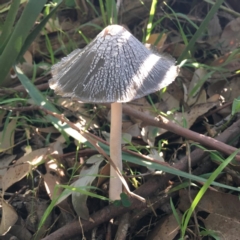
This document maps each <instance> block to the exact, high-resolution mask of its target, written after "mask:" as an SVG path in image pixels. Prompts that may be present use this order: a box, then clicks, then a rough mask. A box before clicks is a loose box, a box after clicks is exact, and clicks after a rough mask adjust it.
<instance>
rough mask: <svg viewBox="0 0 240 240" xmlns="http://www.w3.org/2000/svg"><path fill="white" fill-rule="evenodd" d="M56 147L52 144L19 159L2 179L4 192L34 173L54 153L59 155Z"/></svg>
mask: <svg viewBox="0 0 240 240" xmlns="http://www.w3.org/2000/svg"><path fill="white" fill-rule="evenodd" d="M58 144H60V143H58ZM55 146H56V145H54V144H52V145H51V146H50V147H48V148H41V149H38V150H35V151H33V152H31V153H29V154H27V155H25V156H23V157H21V158H20V159H18V160H17V161H16V163H15V164H14V165H12V166H11V167H10V168H9V169H8V170H7V171H6V173H5V174H4V176H3V178H2V187H3V191H5V190H7V189H8V188H9V187H10V186H12V185H13V184H14V183H16V182H18V181H19V180H21V179H22V178H24V177H25V176H26V175H27V174H28V173H29V172H31V171H32V168H33V167H34V166H36V165H38V164H40V163H41V162H42V161H43V160H44V159H45V158H46V157H47V156H48V155H50V154H53V153H55V154H57V153H58V152H57V148H56V147H55Z"/></svg>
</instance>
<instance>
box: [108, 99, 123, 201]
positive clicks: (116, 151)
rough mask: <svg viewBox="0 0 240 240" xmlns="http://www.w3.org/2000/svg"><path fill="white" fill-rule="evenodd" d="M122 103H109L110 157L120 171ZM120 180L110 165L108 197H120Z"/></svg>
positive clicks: (114, 198)
mask: <svg viewBox="0 0 240 240" xmlns="http://www.w3.org/2000/svg"><path fill="white" fill-rule="evenodd" d="M121 142H122V103H112V104H111V130H110V158H111V159H112V161H113V162H114V163H115V164H116V166H117V167H118V168H119V170H120V172H122V146H121ZM120 193H122V182H121V180H120V179H119V177H118V176H117V173H116V170H114V168H113V167H112V166H111V167H110V185H109V198H110V199H111V200H117V199H120Z"/></svg>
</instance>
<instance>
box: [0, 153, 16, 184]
mask: <svg viewBox="0 0 240 240" xmlns="http://www.w3.org/2000/svg"><path fill="white" fill-rule="evenodd" d="M15 157H16V155H5V156H3V157H1V159H0V188H2V178H3V176H4V174H5V172H6V171H7V167H8V165H9V164H10V163H11V162H12V161H13V160H14V159H15Z"/></svg>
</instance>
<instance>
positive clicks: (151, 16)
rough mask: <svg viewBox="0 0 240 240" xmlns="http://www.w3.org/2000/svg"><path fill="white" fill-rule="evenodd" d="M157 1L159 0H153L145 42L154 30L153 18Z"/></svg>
mask: <svg viewBox="0 0 240 240" xmlns="http://www.w3.org/2000/svg"><path fill="white" fill-rule="evenodd" d="M157 3H158V0H152V5H151V9H150V14H149V19H148V24H147V34H146V38H145V42H146V41H147V40H148V39H149V37H150V35H151V32H152V30H153V18H154V15H155V12H156V8H157Z"/></svg>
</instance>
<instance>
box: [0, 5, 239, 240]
mask: <svg viewBox="0 0 240 240" xmlns="http://www.w3.org/2000/svg"><path fill="white" fill-rule="evenodd" d="M146 2H147V1H146ZM232 2H234V1H232ZM184 4H185V6H186V7H189V3H183V5H184ZM206 4H207V3H204V2H203V1H201V4H200V5H201V6H205V7H206V6H210V5H206ZM65 7H66V6H65ZM171 7H172V8H173V9H174V11H176V12H181V11H182V9H181V8H180V7H179V6H178V5H177V4H175V3H172V6H171ZM72 10H74V9H72ZM62 11H63V10H61V9H60V10H59V16H58V17H59V19H58V18H57V19H55V20H53V19H51V21H49V22H48V24H47V26H46V30H47V31H46V32H42V33H41V34H42V36H44V37H46V36H47V37H50V38H51V37H52V36H53V35H51V34H50V33H56V32H57V31H58V29H59V28H61V27H62V30H64V31H68V29H71V28H72V27H73V26H74V20H72V18H71V21H69V22H68V24H66V19H65V17H63V16H61V18H60V15H61V14H63V12H62ZM68 11H70V12H71V8H70V9H68ZM166 11H167V10H166ZM195 11H196V10H192V11H189V13H188V15H186V16H187V18H189V19H188V21H186V18H185V19H181V21H180V22H178V23H180V24H181V23H184V24H185V25H184V24H183V25H182V27H183V29H181V31H182V30H184V31H186V32H188V33H189V34H190V35H191V34H194V31H192V26H193V25H192V24H190V23H191V21H193V22H194V23H195V24H197V25H198V24H199V22H198V20H197V19H198V18H199V17H202V18H204V17H205V16H206V15H204V14H203V13H200V12H195ZM159 13H160V12H159ZM159 13H158V14H159ZM89 14H90V15H91V13H89ZM194 14H195V15H194ZM200 15H201V16H200ZM178 17H179V18H178V20H179V19H180V18H181V16H180V15H179V16H178ZM146 19H147V18H146ZM146 19H145V20H146ZM89 20H90V19H89ZM174 21H175V20H173V19H171V20H169V19H168V18H166V19H165V20H162V22H161V24H159V25H158V26H156V30H154V31H153V32H152V34H151V36H150V38H149V39H148V41H147V43H148V44H151V45H154V44H156V47H151V48H152V49H153V50H154V51H159V52H163V51H165V52H168V53H169V54H170V55H172V56H174V57H175V58H178V57H180V56H181V54H183V52H184V50H185V48H186V47H187V42H186V41H184V40H183V38H184V36H183V35H182V36H181V35H180V34H179V33H180V30H179V28H176V25H175V24H172V23H173V22H174ZM145 22H146V21H145ZM145 22H144V21H143V22H137V23H136V22H134V24H129V26H131V25H132V26H131V31H132V32H135V33H136V37H137V38H138V39H141V37H142V36H141V34H140V33H139V32H138V31H137V29H139V27H140V28H141V29H142V27H143V26H144V24H145ZM176 22H177V21H176ZM163 23H164V24H163ZM166 26H168V27H166ZM185 26H187V27H186V28H184V27H185ZM239 28H240V21H239V18H236V17H235V18H233V17H232V16H231V17H223V14H222V15H221V12H220V11H219V12H218V13H216V14H215V15H214V16H213V17H212V19H211V20H210V22H209V25H208V27H207V31H206V32H205V34H203V35H202V37H201V38H199V39H198V40H197V42H196V44H195V49H193V50H191V51H192V52H191V54H192V56H191V57H192V59H190V57H189V56H188V58H187V59H188V61H189V62H187V63H186V65H184V67H183V68H182V69H181V72H180V74H179V76H178V78H177V80H176V81H175V82H174V83H172V84H171V85H170V86H169V87H168V88H167V89H165V90H163V91H160V92H158V93H153V94H151V95H150V96H149V97H146V98H145V97H144V98H140V99H138V100H135V101H132V102H131V103H130V104H129V105H130V106H131V107H132V108H133V109H137V110H138V111H140V112H142V113H144V114H146V115H147V116H152V117H153V118H155V119H158V116H159V115H162V114H164V115H165V116H167V118H168V119H169V121H171V122H174V123H176V124H177V125H179V126H182V127H184V128H186V129H193V130H194V131H197V132H200V133H202V134H205V135H207V134H210V132H214V134H213V135H219V134H221V132H222V131H223V130H222V128H224V129H227V127H228V126H230V125H231V124H232V122H233V121H237V120H236V118H237V117H238V116H236V114H235V116H232V113H233V112H234V113H235V112H238V110H237V109H238V108H237V102H236V101H235V99H237V98H238V97H239V95H240V94H239V93H240V89H239V86H238V85H239V84H238V83H239V79H238V74H239V73H238V70H239V54H238V47H239V31H238V29H239ZM157 29H158V30H157ZM159 29H160V30H159ZM166 29H167V32H166V31H165V30H166ZM140 32H142V31H140ZM67 33H68V34H70V32H67ZM86 34H88V32H87V31H86ZM90 38H93V36H91V37H90ZM90 38H89V39H90ZM51 40H52V42H54V39H51ZM38 41H39V40H35V42H34V45H35V46H38V45H39V46H40V45H41V44H42V43H41V42H38ZM57 44H59V43H56V45H57ZM42 49H43V52H42V53H44V51H45V50H44V47H43V48H42ZM34 51H38V50H34ZM64 51H67V50H66V49H65V50H64ZM32 53H33V51H32V47H31V48H30V50H29V51H27V54H26V55H25V60H26V63H24V64H22V65H21V68H22V69H23V71H24V73H26V75H27V76H28V77H29V78H33V79H34V78H35V76H33V75H34V72H35V71H36V70H34V65H33V64H32V63H33V61H35V59H34V54H32ZM38 54H39V53H38ZM61 57H62V55H61ZM41 59H42V60H43V59H44V60H47V61H48V62H50V57H49V52H48V53H46V52H45V55H41ZM196 62H198V64H199V65H198V66H197V67H196ZM42 73H43V68H41V67H40V68H37V71H36V80H35V82H36V86H38V84H39V83H40V84H46V83H47V81H48V80H49V78H50V76H49V75H46V76H44V77H43V78H42V77H40V74H42ZM7 79H8V80H9V81H8V82H10V79H11V74H9V76H8V77H7ZM15 80H16V79H15ZM38 81H39V82H38ZM200 82H201V84H200ZM18 85H19V84H18V83H16V82H15V81H14V83H13V84H12V85H8V86H10V87H9V88H15V87H16V86H18ZM196 86H197V87H196ZM45 89H46V88H45ZM40 90H41V89H40ZM49 96H50V99H51V100H52V102H54V103H55V104H56V105H57V106H58V107H59V109H60V111H61V113H63V114H64V116H67V117H68V118H69V119H70V120H71V121H72V122H74V123H75V124H76V126H78V127H79V128H80V129H82V130H84V131H86V130H88V131H89V132H90V133H92V134H93V135H95V136H97V137H99V138H101V139H102V141H103V142H104V144H106V145H105V146H107V142H108V135H109V125H110V124H111V123H110V121H109V114H110V112H109V109H108V108H106V107H105V106H101V105H98V104H94V105H88V104H84V103H77V102H73V101H71V100H69V99H63V98H56V96H53V95H51V94H49ZM8 97H11V96H8ZM24 97H25V98H28V96H27V95H26V93H25V94H24ZM53 99H54V100H53ZM234 101H235V106H236V107H235V108H236V110H235V111H233V109H232V107H231V105H228V107H225V106H227V105H226V104H227V103H231V102H234ZM1 106H2V107H3V109H4V111H3V110H1V114H0V119H1V123H2V129H1V130H0V140H1V142H0V150H1V151H0V153H1V156H0V176H1V178H0V186H1V188H2V192H1V195H2V199H1V208H2V215H1V216H2V217H1V225H0V234H1V235H4V234H5V236H12V235H11V234H13V236H17V233H16V232H18V231H16V229H17V228H20V229H22V230H23V231H26V234H25V236H27V235H28V236H29V239H30V236H32V235H33V234H36V236H37V238H38V239H42V238H44V237H45V236H46V235H48V234H49V232H53V233H54V232H55V231H57V230H58V229H61V228H62V227H63V226H64V225H66V224H67V223H69V222H70V221H72V220H73V219H74V217H80V218H81V219H82V220H87V221H89V222H91V221H93V219H92V215H93V216H94V212H97V211H98V210H100V209H102V208H103V206H104V205H107V201H106V200H107V199H108V178H109V176H108V175H109V164H108V163H106V159H105V158H104V156H102V155H98V154H97V155H96V152H93V150H92V149H90V148H89V147H88V146H87V145H85V143H83V142H79V141H76V140H75V141H74V140H73V139H71V138H70V137H69V136H66V135H64V134H62V133H59V131H58V130H56V129H55V128H53V127H52V125H51V124H50V122H48V121H46V120H45V118H43V113H40V111H39V110H36V109H34V108H32V110H31V109H30V111H27V112H26V114H25V113H24V112H22V111H21V110H20V108H22V107H25V106H24V105H23V104H21V103H12V104H1ZM27 106H28V107H31V106H32V105H31V103H29V102H28V103H27ZM14 108H17V111H15V110H14V111H13V112H11V116H10V117H9V118H8V113H9V112H10V111H12V109H14ZM211 112H213V113H211ZM15 113H16V114H15ZM40 114H41V116H40ZM13 116H14V118H11V117H13ZM227 117H228V118H229V119H230V120H226V121H225V122H224V126H223V125H222V123H221V122H222V120H223V119H226V118H227ZM22 118H24V119H25V121H23V119H22ZM218 124H220V127H217V128H216V125H218ZM26 129H28V130H27V131H28V133H27V134H26V135H28V136H25V135H24V134H23V132H27V131H26ZM219 129H220V130H219ZM23 130H24V131H23ZM59 136H60V138H59ZM40 139H41V140H40ZM104 140H106V141H104ZM22 141H23V142H24V143H22ZM96 141H97V142H98V141H100V140H96ZM235 142H236V144H237V147H238V146H239V143H238V142H237V141H235ZM64 144H65V145H64ZM122 144H124V145H123V151H126V150H127V151H128V150H129V149H130V150H131V151H133V152H134V153H136V154H140V155H143V156H149V157H151V159H155V160H156V161H159V162H162V163H167V164H172V162H173V163H174V164H175V163H178V162H179V160H180V161H181V159H183V158H184V157H185V156H186V155H187V156H189V159H190V160H191V157H192V158H194V156H192V155H188V151H187V144H189V143H188V142H186V141H185V139H183V138H179V136H176V135H174V134H171V133H170V132H168V131H167V130H165V129H161V128H157V127H153V126H150V125H149V124H147V123H145V122H144V121H141V120H139V119H136V118H134V117H132V116H131V115H126V114H125V115H124V116H123V137H122ZM18 145H19V146H18ZM194 148H195V146H191V147H190V150H191V151H192V150H194ZM22 149H28V153H24V152H23V150H22ZM104 151H106V153H107V151H108V150H107V148H104ZM24 154H25V155H24ZM129 157H131V155H130V156H129ZM67 158H70V159H71V163H70V162H68V163H67V161H66V159H67ZM169 159H171V161H172V162H171V161H170V160H169ZM139 161H140V160H139ZM174 164H173V166H174ZM208 165H209V167H206V166H208ZM189 168H190V169H189V171H190V170H191V171H193V172H196V174H199V175H201V174H205V173H209V172H210V173H211V172H212V169H213V168H216V161H215V162H214V163H212V162H211V159H210V158H209V157H207V158H205V159H203V160H202V162H199V163H198V164H197V165H193V166H189ZM204 168H206V169H204ZM197 172H198V173H197ZM238 173H239V166H238V163H236V162H235V163H234V164H231V168H229V169H228V168H227V169H226V172H223V173H222V175H220V176H219V180H220V181H222V182H223V183H224V184H226V185H231V186H234V187H238V184H237V183H239V180H238V178H239V177H238ZM123 174H124V176H125V178H126V181H127V183H128V184H129V186H130V187H131V189H132V190H135V188H136V186H144V183H145V182H147V181H150V179H151V177H152V176H157V175H159V176H160V177H164V175H165V174H164V172H163V171H155V169H154V168H151V167H149V166H148V165H147V164H146V166H144V167H143V166H140V165H137V164H130V163H129V162H127V163H126V164H125V165H124V172H123ZM176 175H177V174H176ZM225 178H230V179H231V181H230V182H229V181H225V180H226V179H225ZM29 179H32V181H33V182H34V183H33V184H30V183H29V182H30V181H29ZM180 180H181V181H182V179H180ZM35 181H36V182H35ZM171 181H172V182H169V183H168V185H166V186H168V188H171V187H172V186H173V185H174V186H177V185H179V184H180V186H181V183H180V182H181V181H178V179H177V178H171ZM189 185H191V184H190V183H189ZM197 185H198V187H201V184H199V183H198V182H194V184H192V187H191V190H189V191H188V192H186V191H184V192H183V191H182V190H180V191H177V194H176V195H175V196H174V197H173V200H174V206H175V208H176V209H175V214H176V213H177V215H178V216H179V219H182V216H183V214H184V212H185V211H186V210H187V209H188V208H189V206H190V202H189V201H190V200H189V199H194V197H195V195H196V189H197V187H196V186H197ZM166 186H165V187H166ZM64 187H67V188H64ZM168 188H167V189H168ZM26 189H27V190H26ZM159 191H166V189H165V188H163V187H160V188H159ZM226 191H227V190H226V189H224V190H223V189H221V188H218V187H216V188H215V189H214V191H213V190H209V191H207V193H206V194H205V195H204V196H203V197H202V200H201V201H200V203H199V205H198V207H197V209H196V217H197V220H198V222H197V223H196V222H194V221H195V220H194V219H193V218H191V222H190V224H189V232H188V233H187V235H188V238H190V239H191V238H193V236H195V235H197V234H199V232H198V231H196V229H194V228H193V227H192V226H193V225H195V226H196V227H198V228H199V229H202V228H204V229H206V230H207V231H208V233H209V237H210V238H211V237H212V236H215V235H216V236H218V237H219V238H220V239H236V236H238V229H239V219H238V216H237V212H238V211H237V210H236V209H237V206H238V205H239V204H238V198H237V196H236V191H237V190H236V191H235V192H233V194H231V193H230V192H226ZM9 194H10V195H9ZM94 194H95V195H94ZM166 194H167V193H166ZM96 195H97V196H98V197H99V198H100V197H101V196H102V197H104V199H105V201H103V200H99V199H98V200H97V201H96V200H95V198H94V197H95V196H96ZM169 196H170V194H169ZM169 196H168V198H169ZM58 197H60V198H58ZM149 197H150V202H151V200H152V195H150V196H149ZM26 199H27V200H28V201H26V202H27V204H26V207H25V208H23V207H19V202H24V201H25V200H26ZM29 199H30V200H29ZM56 199H57V201H56V202H55V204H54V206H55V207H54V206H53V207H52V209H53V208H55V209H57V211H58V213H57V214H56V213H55V214H51V213H50V212H48V207H49V206H50V201H51V200H52V201H55V200H56ZM178 201H179V202H178ZM96 203H97V204H96ZM116 204H120V205H121V204H122V202H121V201H120V203H119V202H118V203H116ZM204 204H206V205H204ZM23 205H24V204H23ZM163 205H164V206H165V205H167V206H168V208H170V211H163V212H161V211H160V210H159V208H152V212H149V213H148V214H145V215H144V214H143V215H142V216H141V219H142V220H141V221H142V222H138V221H137V223H138V224H136V225H135V227H134V228H131V227H130V228H129V232H128V234H129V235H128V238H126V239H169V240H171V239H176V238H178V237H180V232H181V225H179V222H178V221H177V219H176V215H174V213H173V212H174V210H173V209H172V208H171V207H169V200H168V201H167V202H165V203H164V204H163ZM235 208H236V209H235ZM22 209H27V210H25V216H24V217H23V214H22V213H21V211H23V210H22ZM20 210H21V211H20ZM34 210H36V211H34ZM46 212H47V213H48V218H46V219H45V222H44V225H43V227H42V228H41V229H39V228H38V226H40V223H41V219H42V216H43V215H44V214H46ZM142 212H143V210H140V211H139V214H141V213H142ZM203 212H204V214H203ZM59 213H61V214H59ZM206 213H207V214H206ZM118 215H119V216H120V215H121V213H118ZM163 215H164V216H163ZM206 215H207V217H206ZM18 218H20V219H21V222H19V220H18ZM150 218H151V221H153V222H154V224H151V221H150V220H149V219H150ZM83 222H84V221H83ZM157 222H159V223H157ZM54 223H56V224H55V226H54V227H53V226H52V225H53V224H54ZM83 226H84V225H83ZM104 226H107V225H104ZM219 226H221V227H219ZM97 231H98V236H102V237H103V238H104V237H105V232H104V231H103V230H102V229H97ZM191 231H192V232H191ZM212 232H213V233H214V234H215V235H214V234H212V235H211V233H212ZM7 234H9V235H7ZM17 237H19V239H22V238H21V237H20V233H19V236H17ZM147 237H148V238H147ZM200 237H201V238H203V235H201V231H200V236H199V238H200ZM26 239H28V237H26Z"/></svg>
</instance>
